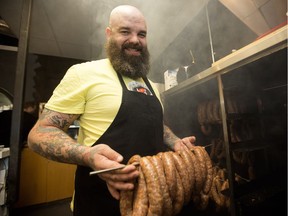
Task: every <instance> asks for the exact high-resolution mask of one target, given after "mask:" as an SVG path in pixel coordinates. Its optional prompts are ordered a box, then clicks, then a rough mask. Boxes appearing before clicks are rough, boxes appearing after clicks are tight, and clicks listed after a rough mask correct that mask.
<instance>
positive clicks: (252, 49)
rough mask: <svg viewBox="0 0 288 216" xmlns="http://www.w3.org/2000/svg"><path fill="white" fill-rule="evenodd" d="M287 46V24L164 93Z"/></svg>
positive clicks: (183, 89) (203, 80)
mask: <svg viewBox="0 0 288 216" xmlns="http://www.w3.org/2000/svg"><path fill="white" fill-rule="evenodd" d="M285 47H287V25H286V26H284V27H282V28H280V29H278V30H276V31H275V32H272V33H270V34H269V35H266V36H265V37H263V38H261V39H259V40H257V41H255V42H253V43H251V44H249V45H247V46H245V47H243V48H241V49H239V50H237V51H235V52H234V53H232V54H230V55H228V56H226V57H224V58H222V59H220V60H219V61H216V62H215V63H213V64H212V66H211V67H210V68H208V69H207V70H204V71H202V72H200V73H199V74H197V75H195V76H193V77H191V78H189V79H187V80H185V81H183V82H182V83H181V84H179V85H177V86H175V87H173V88H171V89H169V90H167V91H165V92H163V95H164V96H169V95H173V94H176V93H180V92H184V91H186V90H187V89H189V88H191V87H193V86H196V85H199V84H201V83H203V82H205V81H207V80H209V79H212V78H215V77H216V75H217V74H224V73H227V72H229V71H231V70H233V69H236V68H239V67H241V66H242V65H245V64H248V63H249V62H253V61H255V60H257V59H259V58H262V57H264V56H266V55H268V54H271V53H273V52H276V51H278V50H280V49H283V48H285Z"/></svg>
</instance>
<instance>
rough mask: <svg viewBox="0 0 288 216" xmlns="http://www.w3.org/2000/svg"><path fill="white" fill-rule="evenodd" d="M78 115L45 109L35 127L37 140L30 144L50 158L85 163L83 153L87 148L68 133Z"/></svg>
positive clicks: (34, 133) (34, 134)
mask: <svg viewBox="0 0 288 216" xmlns="http://www.w3.org/2000/svg"><path fill="white" fill-rule="evenodd" d="M77 117H78V115H69V114H61V113H57V112H53V111H50V110H48V109H44V111H43V113H42V115H41V117H40V119H39V121H40V123H39V125H38V127H36V128H35V129H33V130H34V131H33V137H34V139H33V140H36V141H35V142H33V143H31V145H30V146H32V149H33V150H34V151H36V152H37V153H39V154H40V155H42V156H44V157H46V158H48V159H51V160H55V161H58V162H65V163H74V164H79V165H83V157H84V156H83V155H84V154H83V153H84V152H85V149H86V148H85V147H84V146H83V145H80V144H78V143H77V142H76V141H75V140H73V139H72V138H71V137H70V136H69V135H68V134H67V133H66V131H67V130H68V128H69V126H70V125H71V124H72V123H73V121H74V120H76V119H77ZM41 122H43V123H41Z"/></svg>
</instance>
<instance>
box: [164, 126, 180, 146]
mask: <svg viewBox="0 0 288 216" xmlns="http://www.w3.org/2000/svg"><path fill="white" fill-rule="evenodd" d="M178 139H179V138H178V137H177V136H176V135H175V134H174V133H173V132H172V131H171V130H170V128H169V127H167V126H166V125H164V144H166V145H167V146H168V147H169V148H170V149H174V144H175V141H176V140H178Z"/></svg>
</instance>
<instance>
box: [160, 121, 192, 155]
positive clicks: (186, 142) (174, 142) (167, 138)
mask: <svg viewBox="0 0 288 216" xmlns="http://www.w3.org/2000/svg"><path fill="white" fill-rule="evenodd" d="M195 141H196V137H195V136H189V137H184V138H182V139H180V138H179V137H177V136H176V135H175V134H174V133H173V132H172V130H171V129H170V128H169V127H168V126H166V125H165V124H164V143H165V144H166V145H167V146H168V147H169V148H170V149H172V150H174V151H178V150H181V149H182V147H183V146H187V147H188V148H191V147H192V146H193V145H194V142H195Z"/></svg>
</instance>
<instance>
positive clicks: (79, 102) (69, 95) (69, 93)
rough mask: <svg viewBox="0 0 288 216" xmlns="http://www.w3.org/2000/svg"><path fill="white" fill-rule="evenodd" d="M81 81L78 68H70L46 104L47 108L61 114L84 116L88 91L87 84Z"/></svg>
mask: <svg viewBox="0 0 288 216" xmlns="http://www.w3.org/2000/svg"><path fill="white" fill-rule="evenodd" d="M81 81H82V80H81V77H80V76H79V72H78V71H77V66H72V67H71V68H69V69H68V71H67V72H66V74H65V76H64V77H63V79H62V80H61V82H60V83H59V84H58V86H57V87H56V88H55V89H54V91H53V94H52V96H51V98H50V99H49V101H48V102H47V103H46V104H45V108H48V109H51V110H53V111H57V112H61V113H68V114H82V113H83V112H84V104H85V95H86V89H85V84H84V83H82V82H81ZM83 84H84V85H83Z"/></svg>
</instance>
